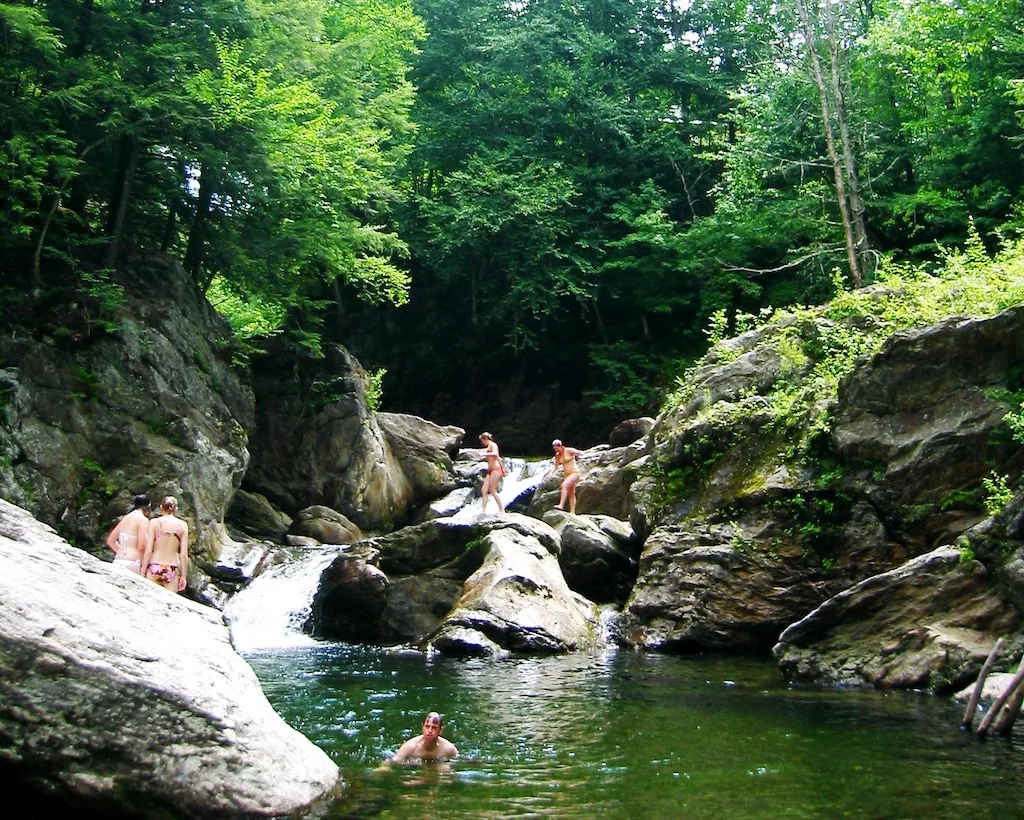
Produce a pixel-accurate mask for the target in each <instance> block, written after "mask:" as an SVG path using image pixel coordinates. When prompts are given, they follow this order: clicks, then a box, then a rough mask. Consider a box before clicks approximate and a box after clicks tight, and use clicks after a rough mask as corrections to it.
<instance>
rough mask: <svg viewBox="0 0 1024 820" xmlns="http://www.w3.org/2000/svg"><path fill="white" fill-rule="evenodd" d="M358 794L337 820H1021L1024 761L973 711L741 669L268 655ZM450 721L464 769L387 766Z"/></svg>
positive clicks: (289, 712) (274, 690)
mask: <svg viewBox="0 0 1024 820" xmlns="http://www.w3.org/2000/svg"><path fill="white" fill-rule="evenodd" d="M250 660H251V662H252V664H253V666H254V668H256V670H257V673H258V674H259V676H260V678H261V680H263V681H264V687H265V689H266V691H267V694H268V697H269V698H270V699H271V701H272V702H273V703H274V704H275V706H277V708H278V709H279V711H281V712H282V714H283V715H284V716H285V718H286V719H287V720H289V722H291V723H292V725H294V726H296V727H297V728H299V729H300V730H301V731H303V732H305V733H306V734H307V735H308V736H309V737H311V738H312V739H313V740H314V741H315V742H317V743H318V744H320V745H321V746H322V747H323V748H325V749H326V750H327V751H328V753H329V754H331V756H332V757H333V758H334V759H335V760H336V761H337V762H338V764H339V765H340V766H341V768H342V770H343V772H344V774H345V777H346V780H347V781H348V783H349V785H350V787H349V789H348V791H347V792H346V794H345V796H344V797H343V799H342V800H340V801H338V802H337V803H335V804H333V805H332V806H330V807H326V808H325V809H324V810H323V811H325V812H329V813H330V814H329V816H331V817H356V816H358V817H368V816H375V817H387V818H391V817H411V816H414V815H419V816H424V815H425V816H450V817H481V818H489V817H509V816H512V817H517V816H518V817H565V818H578V817H598V818H616V819H617V818H629V820H636V818H647V817H652V818H653V817H659V818H660V817H696V818H702V817H715V818H720V817H729V818H760V817H767V816H773V817H774V816H783V817H798V818H799V817H808V818H820V817H826V816H827V817H878V818H882V817H893V818H897V817H906V818H915V817H929V818H931V817H939V818H947V817H948V818H953V817H956V818H960V817H963V816H965V815H968V814H969V815H970V816H972V817H973V818H986V817H997V816H998V817H1006V816H1015V815H1016V812H1017V811H1018V810H1021V809H1024V798H1022V796H1021V795H1022V794H1024V792H1022V787H1024V776H1022V772H1024V757H1022V754H1021V752H1020V749H1019V748H1018V746H1017V745H1016V744H1015V743H1012V742H1006V741H1003V740H995V741H989V742H988V743H978V742H976V741H974V740H973V739H972V737H971V736H970V735H968V734H965V733H962V732H960V731H959V730H958V728H957V726H958V724H959V718H960V715H959V711H960V709H959V707H956V706H954V705H952V704H951V703H950V702H948V701H946V700H944V699H939V698H932V697H926V696H922V695H916V694H913V693H906V692H889V693H883V692H873V691H831V690H829V691H819V690H811V689H792V688H789V687H787V686H785V685H784V684H783V682H782V681H781V680H780V678H779V675H778V671H777V669H776V668H775V667H774V665H773V664H771V663H769V662H766V661H760V660H750V659H736V658H676V657H668V656H660V655H647V654H643V653H629V652H616V651H614V650H607V651H599V652H593V653H577V654H573V655H568V656H564V657H555V658H536V659H519V660H511V661H507V662H502V663H494V662H485V661H470V662H459V661H455V660H452V659H445V658H437V657H435V658H430V657H427V656H424V655H421V654H418V653H403V652H395V651H386V650H380V649H373V648H367V647H362V648H359V647H347V646H327V645H321V646H318V647H313V648H307V649H296V650H289V651H284V652H277V653H262V654H259V655H254V656H251V658H250ZM434 709H436V710H438V711H440V712H442V713H444V714H445V717H446V722H445V736H446V737H449V738H450V739H451V740H452V741H453V742H454V743H455V744H456V745H457V746H458V747H459V750H460V752H461V753H462V756H461V757H460V758H459V760H458V761H456V762H455V763H454V764H453V765H452V766H450V767H436V766H422V767H406V766H397V767H385V768H384V769H383V770H382V769H381V768H380V763H381V761H382V760H384V759H385V758H386V757H387V756H389V755H390V754H391V753H392V752H393V751H394V750H395V749H397V747H398V746H399V745H400V744H401V743H402V742H403V741H404V740H405V739H407V738H408V737H410V736H412V735H413V734H415V733H416V732H418V731H419V725H420V723H421V722H422V719H423V714H424V713H426V712H428V711H430V710H434Z"/></svg>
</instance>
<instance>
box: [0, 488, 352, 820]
mask: <svg viewBox="0 0 1024 820" xmlns="http://www.w3.org/2000/svg"><path fill="white" fill-rule="evenodd" d="M0 779H2V780H3V782H4V784H5V787H6V789H7V795H8V797H9V798H10V797H11V796H12V794H13V795H16V796H18V797H20V798H22V799H32V797H31V795H33V794H36V793H38V794H40V795H45V796H46V798H47V800H49V801H51V802H52V803H56V804H60V805H63V806H64V809H63V810H62V811H63V812H64V813H67V814H80V813H82V812H85V813H86V814H88V815H90V816H121V815H122V814H124V815H130V816H143V817H193V818H206V817H276V816H281V815H286V814H291V813H293V812H296V811H298V810H300V809H302V808H304V807H306V806H308V805H309V804H311V803H313V802H314V801H316V800H318V799H319V798H320V797H322V796H324V795H325V794H326V793H328V792H329V791H330V790H331V789H333V788H334V787H335V786H336V784H337V782H338V770H337V767H336V766H335V765H334V763H333V762H331V760H330V758H328V757H327V755H326V754H325V753H324V752H323V751H321V750H320V749H319V748H317V747H316V746H314V745H313V744H312V743H310V742H309V741H308V740H307V739H306V738H305V737H303V736H302V735H301V734H300V733H299V732H297V731H295V730H294V729H292V728H290V727H289V726H288V725H286V724H285V722H284V721H283V720H281V718H280V717H279V716H278V715H277V714H276V713H275V712H274V710H273V709H272V708H271V706H270V704H269V703H268V702H267V699H266V697H265V696H264V695H263V692H262V690H261V688H260V684H259V682H258V681H257V679H256V676H255V674H254V673H253V671H252V669H251V668H250V667H249V666H248V665H247V664H246V663H245V661H243V660H242V658H241V657H239V656H238V655H237V654H236V653H235V652H234V650H233V649H232V648H231V645H230V643H229V641H228V633H227V629H226V628H225V626H224V624H223V622H222V620H221V616H220V613H218V612H216V611H214V610H212V609H209V608H207V607H203V606H200V605H198V604H195V603H193V602H191V601H188V600H186V599H184V598H182V597H181V596H178V595H175V594H173V593H171V592H168V591H167V590H164V589H162V588H160V587H158V586H157V585H156V584H154V583H153V582H151V581H147V580H145V579H143V578H141V577H139V576H138V575H134V574H132V573H129V572H127V571H124V570H119V569H117V568H114V567H112V566H111V565H110V564H106V563H103V562H101V561H99V560H97V559H96V558H93V557H92V556H90V555H88V554H86V553H85V552H83V551H82V550H78V549H75V548H72V547H70V546H69V545H68V544H66V543H65V542H64V541H63V540H61V539H60V538H58V537H57V536H56V534H55V533H53V531H52V530H50V529H49V528H48V527H45V526H44V525H41V524H40V523H39V522H37V521H35V520H34V519H32V518H31V516H29V515H28V514H27V513H26V512H25V511H23V510H21V509H19V508H17V507H14V506H13V505H11V504H8V503H7V502H4V501H0ZM16 802H17V801H16ZM15 811H16V812H18V813H20V812H23V811H28V812H30V813H31V811H32V809H31V808H29V809H26V807H25V805H24V804H23V805H21V807H20V808H17V809H15Z"/></svg>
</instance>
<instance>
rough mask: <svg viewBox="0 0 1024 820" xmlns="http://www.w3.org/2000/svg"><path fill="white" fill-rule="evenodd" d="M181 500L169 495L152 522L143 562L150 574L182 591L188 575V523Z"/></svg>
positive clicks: (152, 578) (175, 589)
mask: <svg viewBox="0 0 1024 820" xmlns="http://www.w3.org/2000/svg"><path fill="white" fill-rule="evenodd" d="M177 511H178V500H177V499H176V498H175V497H174V496H173V495H169V496H167V498H165V499H164V500H163V501H162V502H161V503H160V515H159V516H158V517H156V518H154V519H153V520H152V521H150V522H149V535H148V537H147V538H146V551H145V552H144V553H143V555H142V566H143V570H144V573H145V575H146V577H147V578H150V579H151V580H153V581H156V583H158V584H160V586H162V587H164V588H165V589H169V590H171V591H172V592H181V591H182V590H183V589H185V580H186V578H187V577H188V524H187V523H185V522H184V521H182V520H181V519H180V518H178V517H177V516H176V515H175V513H176V512H177Z"/></svg>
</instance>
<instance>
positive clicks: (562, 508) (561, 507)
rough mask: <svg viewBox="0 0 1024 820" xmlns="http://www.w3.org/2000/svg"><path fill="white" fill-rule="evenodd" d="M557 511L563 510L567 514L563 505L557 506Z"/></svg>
mask: <svg viewBox="0 0 1024 820" xmlns="http://www.w3.org/2000/svg"><path fill="white" fill-rule="evenodd" d="M555 509H556V510H562V512H565V508H564V507H563V506H562V505H561V504H555Z"/></svg>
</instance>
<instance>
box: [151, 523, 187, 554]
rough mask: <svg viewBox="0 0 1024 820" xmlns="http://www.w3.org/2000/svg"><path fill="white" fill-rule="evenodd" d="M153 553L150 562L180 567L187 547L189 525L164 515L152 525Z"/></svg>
mask: <svg viewBox="0 0 1024 820" xmlns="http://www.w3.org/2000/svg"><path fill="white" fill-rule="evenodd" d="M150 537H151V538H152V539H153V552H152V554H151V555H150V558H149V560H150V561H151V562H153V563H156V564H167V565H168V566H178V565H179V564H180V563H181V561H180V556H181V554H182V553H183V551H184V548H185V546H186V543H185V540H184V539H187V538H188V525H187V524H186V523H185V522H184V521H182V520H181V519H180V518H177V517H175V516H173V515H162V516H160V517H159V518H157V519H155V520H154V521H152V522H151V523H150Z"/></svg>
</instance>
